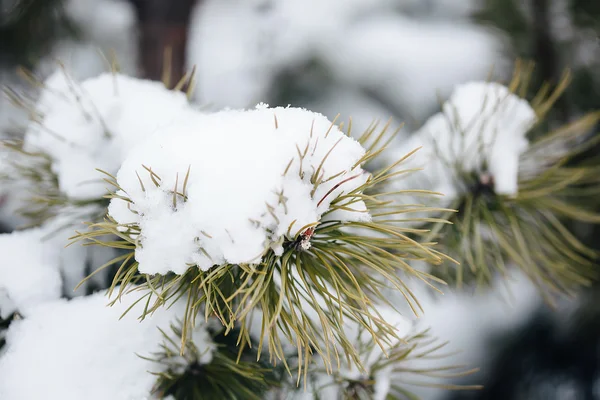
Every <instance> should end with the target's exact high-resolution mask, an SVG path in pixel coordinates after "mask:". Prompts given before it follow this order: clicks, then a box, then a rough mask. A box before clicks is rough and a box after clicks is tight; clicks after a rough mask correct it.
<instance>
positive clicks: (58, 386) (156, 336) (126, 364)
mask: <svg viewBox="0 0 600 400" xmlns="http://www.w3.org/2000/svg"><path fill="white" fill-rule="evenodd" d="M136 299H137V297H136V296H135V295H130V296H126V297H125V298H124V299H123V301H122V302H119V303H117V304H115V305H114V306H113V307H107V306H106V297H105V296H104V293H96V294H94V295H91V296H86V297H80V298H76V299H74V300H70V301H68V300H57V301H54V302H49V303H45V304H42V305H40V306H38V307H36V308H35V309H33V310H32V311H31V312H30V313H29V314H28V316H27V318H25V319H23V320H18V321H14V322H13V323H12V324H11V326H10V328H9V331H8V334H7V338H6V339H7V350H6V353H5V354H4V355H3V357H2V358H0V375H1V376H2V379H0V398H2V399H3V400H20V399H62V400H81V399H89V400H106V399H111V400H121V399H122V400H132V399H144V398H150V392H151V389H152V386H153V385H154V382H155V379H156V376H154V375H152V374H150V373H148V371H153V372H160V371H162V370H163V368H164V367H163V366H162V364H157V363H154V362H152V361H148V360H145V359H143V358H141V357H139V356H138V355H141V356H144V357H152V352H156V351H159V346H160V344H161V343H163V336H162V334H161V333H160V331H159V329H158V327H160V328H161V329H163V330H164V331H165V332H169V331H170V325H171V324H172V323H174V322H175V319H176V318H181V317H182V315H183V309H184V307H183V304H182V303H177V304H176V305H175V306H173V307H171V308H169V309H167V308H162V309H160V310H157V311H156V312H155V313H153V314H152V315H151V316H148V317H146V319H144V320H143V321H139V320H137V319H136V317H137V315H139V311H141V309H140V307H143V305H141V304H140V303H138V304H137V305H136V306H135V307H137V308H138V309H137V310H132V311H131V312H130V313H128V314H126V315H125V317H123V319H119V317H120V316H121V314H122V313H123V312H124V311H125V310H126V309H127V308H128V307H129V306H130V305H131V304H132V303H133V301H134V300H136ZM141 303H143V302H141ZM196 329H197V330H200V331H201V330H204V327H203V326H198V327H197V328H196ZM194 339H201V340H202V341H200V340H199V341H197V342H194V344H195V345H196V346H197V347H198V348H199V349H202V350H205V351H206V352H207V353H211V354H212V351H213V349H214V344H213V343H212V342H211V341H210V339H209V338H208V335H199V334H196V335H195V336H194ZM207 360H210V359H209V358H207ZM24 376H26V377H27V381H24V380H23V377H24Z"/></svg>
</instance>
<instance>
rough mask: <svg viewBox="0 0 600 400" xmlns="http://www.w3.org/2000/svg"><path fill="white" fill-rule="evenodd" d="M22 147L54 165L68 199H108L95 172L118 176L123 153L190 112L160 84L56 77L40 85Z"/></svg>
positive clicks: (115, 78) (177, 95) (107, 77)
mask: <svg viewBox="0 0 600 400" xmlns="http://www.w3.org/2000/svg"><path fill="white" fill-rule="evenodd" d="M36 108H37V111H38V112H39V113H40V114H41V116H42V117H41V120H40V121H39V122H32V123H31V125H30V127H29V129H28V130H27V132H26V136H25V146H26V148H28V149H31V150H38V151H39V150H42V151H44V152H45V153H47V154H48V155H49V156H50V157H51V158H52V160H53V163H52V169H53V171H54V172H55V173H56V174H57V176H58V182H59V187H60V189H61V191H62V192H63V193H65V194H66V195H68V196H69V197H71V198H77V199H93V198H99V197H101V196H103V195H104V194H106V184H105V183H104V182H102V179H101V178H102V175H100V174H99V173H98V172H97V171H96V168H98V169H102V170H104V171H107V172H109V173H111V174H114V173H116V172H117V170H118V169H119V167H120V166H121V162H122V161H123V159H124V158H125V156H126V154H127V152H128V151H129V150H130V149H131V148H132V147H133V146H134V145H135V144H136V143H138V142H140V141H142V140H144V139H145V138H147V137H148V136H150V135H152V134H153V133H155V132H156V131H158V130H160V129H161V128H163V127H165V126H167V125H169V124H171V123H172V122H173V121H174V120H176V119H177V118H178V117H180V116H181V115H182V114H185V112H186V111H189V104H188V101H187V97H186V96H185V94H183V93H181V92H175V91H171V90H168V89H166V88H165V86H164V85H163V84H162V83H160V82H152V81H145V80H140V79H135V78H130V77H128V76H125V75H119V74H109V73H107V74H102V75H99V76H98V77H95V78H91V79H87V80H84V81H82V82H77V81H75V80H74V79H73V78H71V77H70V76H69V75H68V74H67V73H65V72H63V71H58V72H56V73H54V74H53V75H52V76H50V77H49V78H48V79H47V80H46V81H45V82H44V90H43V91H42V94H41V95H40V98H39V100H38V103H37V106H36Z"/></svg>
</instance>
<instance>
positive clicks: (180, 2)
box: [130, 0, 200, 85]
mask: <svg viewBox="0 0 600 400" xmlns="http://www.w3.org/2000/svg"><path fill="white" fill-rule="evenodd" d="M130 1H131V3H132V4H133V5H134V7H135V9H136V12H137V16H138V21H139V50H140V70H141V73H142V76H143V77H144V78H147V79H153V80H162V78H163V72H164V71H167V72H170V73H168V77H167V79H168V80H169V82H170V85H174V84H175V83H176V82H177V81H179V80H180V79H181V77H182V76H183V75H184V74H185V73H186V70H185V55H186V46H187V41H188V27H189V24H190V14H191V12H192V9H193V7H194V5H195V4H196V3H197V1H196V0H130ZM199 1H200V0H199ZM165 55H167V56H170V57H169V63H168V64H167V65H165ZM169 64H170V69H169V68H168V66H169Z"/></svg>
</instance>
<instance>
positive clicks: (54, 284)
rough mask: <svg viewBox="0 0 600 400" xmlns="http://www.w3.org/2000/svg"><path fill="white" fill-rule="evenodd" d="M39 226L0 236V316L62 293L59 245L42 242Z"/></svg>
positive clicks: (41, 232)
mask: <svg viewBox="0 0 600 400" xmlns="http://www.w3.org/2000/svg"><path fill="white" fill-rule="evenodd" d="M44 234H45V232H44V230H42V229H31V230H28V231H23V232H13V233H6V234H2V235H0V318H7V317H8V316H9V315H10V314H12V313H13V312H15V311H19V312H20V313H27V311H28V310H29V309H30V308H31V307H32V306H35V305H37V304H39V303H42V302H46V301H49V300H54V299H57V298H59V297H60V295H61V293H62V280H61V277H60V272H59V253H60V248H57V247H56V246H53V245H51V244H47V243H42V240H41V239H42V237H43V235H44Z"/></svg>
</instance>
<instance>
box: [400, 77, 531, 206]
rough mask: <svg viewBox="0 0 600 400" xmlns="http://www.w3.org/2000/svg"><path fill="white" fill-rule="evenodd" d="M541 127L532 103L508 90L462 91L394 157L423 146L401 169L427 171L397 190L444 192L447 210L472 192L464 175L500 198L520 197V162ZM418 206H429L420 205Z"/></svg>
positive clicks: (487, 86) (472, 86)
mask: <svg viewBox="0 0 600 400" xmlns="http://www.w3.org/2000/svg"><path fill="white" fill-rule="evenodd" d="M535 122H536V115H535V112H534V110H533V108H532V107H531V106H530V105H529V103H527V101H525V100H523V99H521V98H519V97H518V96H516V95H514V94H511V93H510V92H509V91H508V88H506V87H505V86H502V85H500V84H497V83H484V82H471V83H467V84H464V85H459V86H457V87H456V89H455V90H454V92H453V94H452V96H451V97H450V99H449V100H448V101H447V102H446V103H445V104H444V106H443V111H442V112H440V113H438V114H436V115H434V116H433V117H431V118H430V119H429V120H428V121H427V122H426V123H425V125H424V126H423V127H422V128H421V129H420V130H419V131H417V132H416V133H414V134H413V136H411V137H410V139H408V140H407V141H405V142H404V143H402V145H401V146H399V147H398V148H397V149H396V150H395V151H394V152H393V155H394V156H395V157H398V156H399V155H404V154H407V153H409V152H410V151H412V150H414V149H416V148H418V147H420V146H423V148H422V149H420V150H419V151H417V152H416V153H415V154H414V155H413V156H412V157H410V158H409V159H408V160H407V161H406V162H405V163H403V164H402V166H401V167H402V168H403V169H412V168H423V171H419V172H416V173H412V174H410V175H409V176H408V177H407V179H403V180H398V181H396V182H395V185H397V189H426V190H432V191H436V192H441V193H443V194H445V195H446V198H445V204H443V205H444V206H449V205H450V203H451V202H452V200H453V199H454V198H456V196H458V195H459V194H460V193H461V192H462V191H463V190H466V188H464V187H462V186H461V183H462V182H461V180H460V176H459V174H464V173H474V174H477V175H479V178H480V179H481V180H482V181H483V180H485V179H488V180H489V182H490V183H493V188H494V191H495V192H496V193H497V194H501V195H508V196H515V195H516V194H517V190H518V185H517V183H518V171H519V157H520V156H521V154H523V153H524V152H525V151H526V150H527V148H528V146H529V142H528V140H527V137H526V134H527V132H528V131H529V130H530V128H531V127H532V126H533V124H534V123H535ZM488 174H489V175H488ZM490 178H491V179H490ZM415 203H417V204H418V203H423V201H422V200H420V201H419V200H418V199H415Z"/></svg>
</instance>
